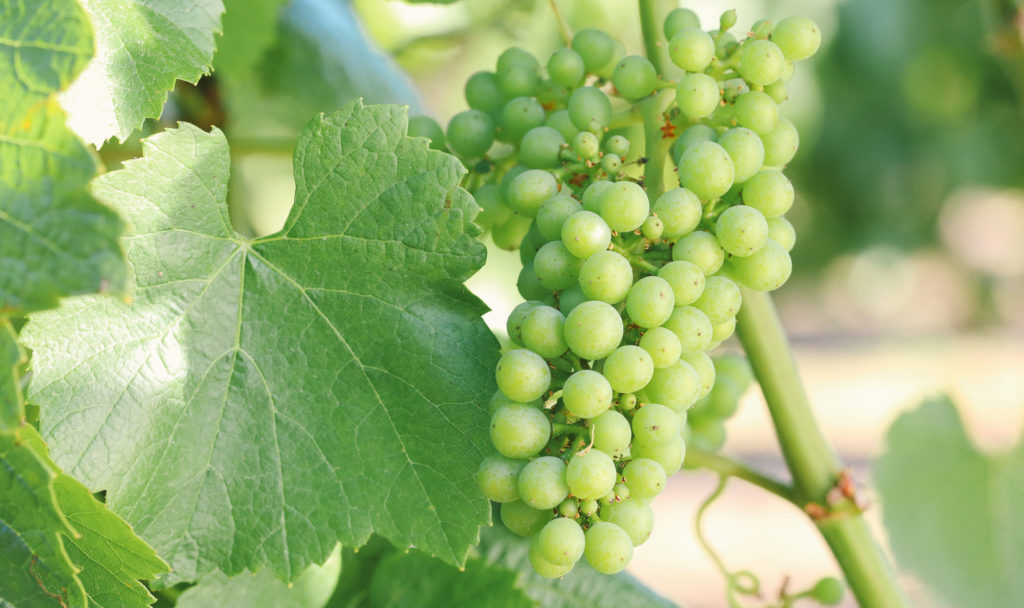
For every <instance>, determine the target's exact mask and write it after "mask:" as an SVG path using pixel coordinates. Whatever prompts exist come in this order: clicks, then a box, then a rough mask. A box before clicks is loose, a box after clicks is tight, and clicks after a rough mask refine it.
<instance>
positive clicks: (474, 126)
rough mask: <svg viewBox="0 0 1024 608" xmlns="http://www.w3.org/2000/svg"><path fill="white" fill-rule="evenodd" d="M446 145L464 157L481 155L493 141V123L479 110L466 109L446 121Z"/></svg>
mask: <svg viewBox="0 0 1024 608" xmlns="http://www.w3.org/2000/svg"><path fill="white" fill-rule="evenodd" d="M447 138H448V145H449V146H450V147H451V149H452V150H453V151H454V152H455V153H456V154H458V155H459V156H462V157H464V158H475V157H478V156H483V154H484V153H485V152H487V150H489V149H490V148H491V144H493V143H494V123H493V122H492V121H491V117H490V116H488V115H487V114H484V113H483V112H481V111H480V110H466V111H464V112H459V113H458V114H456V115H455V116H453V117H452V119H451V121H450V122H449V123H448V135H447Z"/></svg>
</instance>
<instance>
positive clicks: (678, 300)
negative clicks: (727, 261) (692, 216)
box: [658, 233, 706, 306]
mask: <svg viewBox="0 0 1024 608" xmlns="http://www.w3.org/2000/svg"><path fill="white" fill-rule="evenodd" d="M705 234H706V233H705ZM658 276H659V277H661V278H663V279H665V280H666V281H667V282H668V284H669V286H671V287H672V293H673V295H674V296H675V305H676V306H689V305H690V304H693V303H694V301H696V300H697V298H699V297H700V294H702V293H703V292H704V283H705V281H706V279H705V278H704V271H703V270H701V268H700V267H699V266H697V265H696V264H694V263H692V262H687V261H683V260H680V261H675V262H669V263H668V264H665V265H664V266H662V267H661V270H659V271H658Z"/></svg>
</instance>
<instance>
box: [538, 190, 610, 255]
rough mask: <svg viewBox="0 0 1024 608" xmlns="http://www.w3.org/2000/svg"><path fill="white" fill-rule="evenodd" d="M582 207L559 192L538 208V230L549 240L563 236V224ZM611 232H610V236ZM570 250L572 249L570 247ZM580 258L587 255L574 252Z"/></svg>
mask: <svg viewBox="0 0 1024 608" xmlns="http://www.w3.org/2000/svg"><path fill="white" fill-rule="evenodd" d="M580 209H581V207H580V204H579V202H577V201H576V199H574V198H572V197H571V196H569V195H567V194H558V195H555V196H553V197H551V198H549V199H548V200H546V201H544V202H543V203H542V204H541V206H540V209H538V210H537V219H536V221H535V222H534V224H535V225H536V226H537V230H539V231H540V233H541V234H542V235H543V236H544V238H546V239H548V240H549V241H554V240H556V239H559V238H561V237H562V225H563V224H564V223H565V220H566V218H568V217H570V216H572V214H574V213H576V212H577V211H579V210H580ZM610 236H611V233H610V232H609V238H610ZM609 242H610V241H609ZM570 251H572V250H571V249H570ZM573 255H575V256H576V257H578V258H582V257H586V256H582V255H579V254H577V253H576V252H573Z"/></svg>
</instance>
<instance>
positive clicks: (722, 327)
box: [711, 319, 736, 344]
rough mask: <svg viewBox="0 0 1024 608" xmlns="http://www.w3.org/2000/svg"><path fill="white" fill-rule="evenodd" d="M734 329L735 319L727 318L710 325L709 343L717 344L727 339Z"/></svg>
mask: <svg viewBox="0 0 1024 608" xmlns="http://www.w3.org/2000/svg"><path fill="white" fill-rule="evenodd" d="M735 331H736V319H729V320H728V321H726V322H724V323H719V324H718V325H712V326H711V343H712V344H718V343H719V342H724V341H725V340H728V339H729V337H730V336H732V334H733V333H735Z"/></svg>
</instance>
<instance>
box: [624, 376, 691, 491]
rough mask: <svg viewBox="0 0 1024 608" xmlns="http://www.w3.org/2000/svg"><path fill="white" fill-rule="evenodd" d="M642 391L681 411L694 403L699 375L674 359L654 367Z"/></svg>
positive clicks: (672, 408)
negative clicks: (660, 366) (652, 373)
mask: <svg viewBox="0 0 1024 608" xmlns="http://www.w3.org/2000/svg"><path fill="white" fill-rule="evenodd" d="M644 393H646V394H647V396H648V398H649V399H650V400H651V401H653V402H655V403H660V404H661V405H664V406H665V407H667V408H669V409H670V410H672V411H674V412H677V413H678V412H682V411H685V410H686V408H688V407H690V406H691V405H693V404H694V403H696V401H697V395H698V394H699V393H700V376H699V375H698V374H697V370H695V369H693V366H692V365H690V364H689V363H687V362H685V361H681V360H680V361H676V362H675V363H673V364H672V365H670V366H669V367H665V368H661V369H655V370H654V375H653V376H652V377H651V381H650V382H649V383H648V384H647V386H646V387H645V388H644ZM634 456H636V454H634ZM667 470H668V469H667V468H666V471H667Z"/></svg>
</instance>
